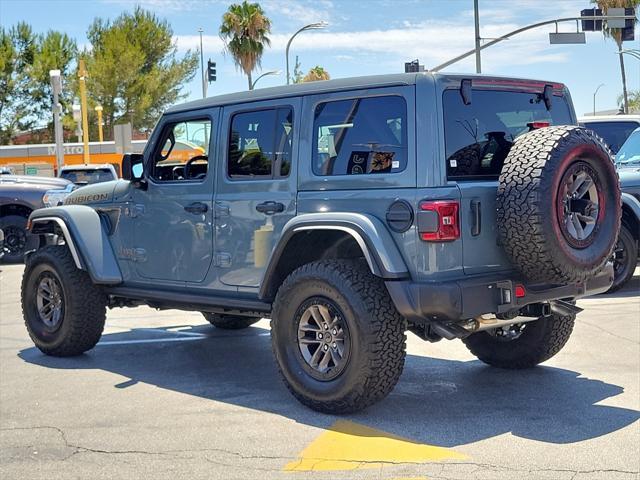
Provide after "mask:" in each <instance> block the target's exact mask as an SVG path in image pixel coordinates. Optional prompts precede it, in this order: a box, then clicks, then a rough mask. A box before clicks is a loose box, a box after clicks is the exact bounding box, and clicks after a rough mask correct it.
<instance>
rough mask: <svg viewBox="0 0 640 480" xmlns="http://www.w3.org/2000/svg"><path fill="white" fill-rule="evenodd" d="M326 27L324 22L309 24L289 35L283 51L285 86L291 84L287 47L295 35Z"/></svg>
mask: <svg viewBox="0 0 640 480" xmlns="http://www.w3.org/2000/svg"><path fill="white" fill-rule="evenodd" d="M327 25H329V24H328V23H327V22H324V21H322V22H317V23H310V24H309V25H305V26H304V27H302V28H301V29H299V30H298V31H297V32H296V33H294V34H293V35H291V38H289V41H288V42H287V48H286V50H285V55H286V57H287V85H289V84H290V83H291V76H290V75H289V47H290V46H291V42H293V39H294V38H296V35H298V34H299V33H301V32H304V31H305V30H319V29H321V28H325V27H326V26H327ZM254 84H255V82H254Z"/></svg>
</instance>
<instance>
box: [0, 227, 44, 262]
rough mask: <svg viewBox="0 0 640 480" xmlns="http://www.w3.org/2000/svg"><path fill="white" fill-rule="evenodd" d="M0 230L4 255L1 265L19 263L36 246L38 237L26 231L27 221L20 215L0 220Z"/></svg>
mask: <svg viewBox="0 0 640 480" xmlns="http://www.w3.org/2000/svg"><path fill="white" fill-rule="evenodd" d="M0 229H2V231H3V233H4V248H5V254H4V255H3V256H2V262H3V263H20V262H22V261H23V259H24V254H25V253H26V252H28V251H29V250H33V249H34V248H36V247H37V245H38V237H37V236H35V235H31V233H30V232H29V231H28V230H27V219H26V218H25V217H21V216H20V215H6V216H4V217H2V218H0Z"/></svg>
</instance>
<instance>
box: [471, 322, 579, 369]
mask: <svg viewBox="0 0 640 480" xmlns="http://www.w3.org/2000/svg"><path fill="white" fill-rule="evenodd" d="M575 319H576V317H575V316H560V315H555V314H554V315H550V316H547V317H541V318H539V319H538V320H535V321H533V322H528V323H525V324H524V325H523V327H524V328H523V330H522V333H521V334H520V336H519V337H517V338H515V339H513V340H503V339H501V338H499V337H496V336H495V335H492V334H491V333H489V332H488V331H486V330H485V331H482V332H477V333H474V334H472V335H469V336H468V337H467V338H465V339H463V342H464V344H465V345H466V346H467V348H468V349H469V351H470V352H471V353H472V354H473V355H475V356H476V357H477V358H478V359H479V360H481V361H482V362H484V363H486V364H488V365H491V366H493V367H499V368H507V369H524V368H531V367H535V366H536V365H538V364H540V363H542V362H544V361H546V360H549V359H550V358H551V357H553V356H554V355H555V354H556V353H558V352H559V351H560V350H562V347H564V346H565V344H566V343H567V341H568V340H569V337H570V336H571V332H572V331H573V325H574V323H575Z"/></svg>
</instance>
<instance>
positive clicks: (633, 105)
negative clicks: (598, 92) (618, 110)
mask: <svg viewBox="0 0 640 480" xmlns="http://www.w3.org/2000/svg"><path fill="white" fill-rule="evenodd" d="M627 100H628V102H629V103H628V105H629V112H628V113H635V114H638V113H640V90H630V91H629V92H628V94H627ZM618 105H620V106H621V107H622V106H623V105H624V95H622V94H620V95H618Z"/></svg>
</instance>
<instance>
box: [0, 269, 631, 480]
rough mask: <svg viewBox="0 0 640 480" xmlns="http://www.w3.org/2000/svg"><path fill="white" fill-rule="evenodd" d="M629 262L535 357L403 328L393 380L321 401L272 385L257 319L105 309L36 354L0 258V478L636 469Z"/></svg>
mask: <svg viewBox="0 0 640 480" xmlns="http://www.w3.org/2000/svg"><path fill="white" fill-rule="evenodd" d="M636 274H637V275H636V277H635V278H634V280H633V282H632V283H631V284H630V285H628V286H627V287H626V288H625V289H624V290H623V291H620V292H618V293H616V294H613V295H601V296H598V297H594V298H588V299H584V300H581V301H580V302H579V303H578V304H579V306H581V307H582V308H584V309H585V311H584V312H582V313H581V314H580V315H579V316H578V321H577V324H576V328H575V330H574V333H573V335H572V337H571V339H570V341H569V343H568V344H567V346H566V347H565V348H564V349H563V350H562V351H561V352H560V353H559V354H558V355H557V356H556V357H554V358H553V359H551V360H550V361H548V362H546V363H545V364H544V365H543V366H540V367H538V368H534V369H531V370H528V371H504V370H499V369H494V368H490V367H487V366H485V365H483V364H482V363H480V362H479V361H477V360H476V359H475V358H474V357H473V356H472V355H471V354H469V353H468V352H467V350H466V348H465V347H464V345H463V344H462V343H461V342H459V341H454V342H449V341H444V340H443V341H441V342H438V343H435V344H432V343H425V342H423V341H422V340H420V339H418V338H417V337H415V336H414V335H412V334H408V357H407V362H406V366H405V370H404V373H403V375H402V377H401V379H400V382H399V384H398V385H397V387H396V389H395V390H394V391H393V393H392V394H391V395H389V397H387V398H386V399H385V400H384V401H382V402H380V403H378V404H376V405H374V406H373V407H371V408H369V409H368V410H366V411H364V412H360V413H358V414H355V415H347V416H331V415H324V414H320V413H316V412H313V411H311V410H309V409H307V408H306V407H304V406H302V405H300V404H299V403H298V402H297V401H296V400H295V399H294V398H293V397H292V396H291V395H290V394H289V393H288V391H287V390H286V388H285V387H284V385H283V384H282V382H281V381H280V379H279V377H278V374H277V371H276V367H275V365H274V361H273V359H272V355H271V347H270V339H269V325H268V322H267V321H265V320H262V321H260V322H259V323H258V324H256V325H254V326H253V327H250V328H248V329H246V330H243V331H235V332H234V331H221V330H216V329H215V328H213V327H212V326H210V325H209V324H208V323H206V321H205V320H204V318H203V317H202V316H201V315H200V314H198V313H185V312H179V311H156V310H153V309H151V308H145V307H139V308H135V309H114V310H110V311H109V312H108V314H107V326H106V329H105V332H104V335H103V337H102V340H101V341H100V343H99V344H98V346H97V347H96V348H94V349H93V350H91V351H90V352H88V353H87V354H85V355H82V356H80V357H76V358H65V359H62V358H53V357H47V356H45V355H43V354H41V353H40V352H39V351H38V350H37V349H36V348H34V347H33V344H32V343H31V342H30V340H29V337H28V335H27V333H26V330H25V328H24V324H23V321H22V314H21V310H20V296H19V289H20V287H19V285H20V279H21V275H22V267H21V266H18V265H12V266H0V478H2V479H3V480H9V479H24V478H30V479H45V478H46V479H49V480H50V479H138V478H153V479H154V480H155V479H183V478H184V479H200V478H203V479H204V478H206V479H224V480H229V479H290V480H298V479H318V480H320V479H327V480H329V479H331V480H333V479H352V478H353V479H384V480H410V479H411V480H418V479H421V480H424V479H465V480H466V479H479V480H484V479H488V480H493V479H496V480H500V479H514V478H517V479H518V480H524V479H536V480H537V479H554V480H555V479H560V480H565V479H566V480H592V479H614V480H615V479H625V480H627V479H638V478H639V471H640V422H639V419H640V296H639V295H640V293H639V292H640V269H639V270H636Z"/></svg>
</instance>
